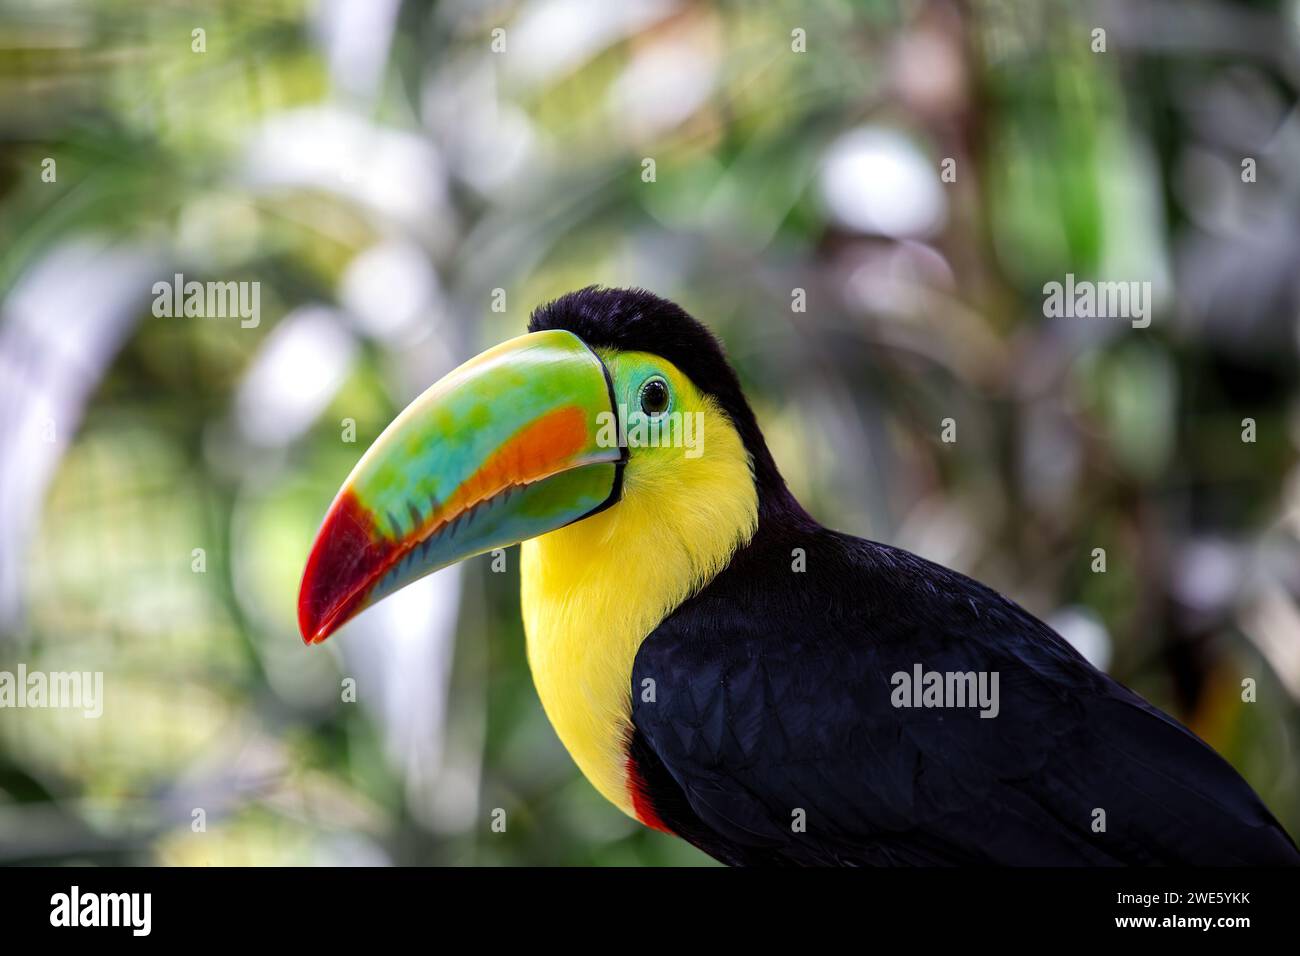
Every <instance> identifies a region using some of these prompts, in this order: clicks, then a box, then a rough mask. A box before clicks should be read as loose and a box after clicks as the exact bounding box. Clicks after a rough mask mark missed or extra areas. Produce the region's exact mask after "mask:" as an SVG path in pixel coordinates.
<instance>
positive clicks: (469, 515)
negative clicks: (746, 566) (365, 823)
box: [298, 287, 788, 644]
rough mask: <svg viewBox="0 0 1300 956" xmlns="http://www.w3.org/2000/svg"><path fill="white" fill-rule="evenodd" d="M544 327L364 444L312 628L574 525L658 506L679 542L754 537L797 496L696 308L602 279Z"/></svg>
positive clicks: (308, 626) (304, 614)
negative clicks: (761, 519)
mask: <svg viewBox="0 0 1300 956" xmlns="http://www.w3.org/2000/svg"><path fill="white" fill-rule="evenodd" d="M528 329H529V331H528V333H527V334H526V335H521V336H519V337H518V338H515V339H511V340H509V341H507V342H503V343H501V344H500V345H497V346H495V347H493V348H490V349H488V350H487V351H486V352H483V353H482V354H481V355H478V356H477V357H475V358H473V359H471V360H470V361H468V362H466V363H465V364H464V365H462V366H460V367H459V368H457V369H455V370H453V371H452V372H450V373H449V374H447V375H446V376H445V377H444V378H442V379H441V380H440V381H438V382H436V383H435V384H434V385H432V386H431V387H430V388H429V389H428V390H427V391H426V392H424V394H422V395H421V396H420V397H419V398H417V399H416V400H415V401H413V402H412V403H411V404H410V405H408V406H407V407H406V409H404V410H403V411H402V412H401V414H399V415H398V416H397V418H396V419H394V420H393V422H392V423H391V424H390V425H389V426H388V427H387V428H386V429H385V430H384V432H383V433H382V434H381V435H380V436H379V438H378V439H377V440H376V441H375V443H374V444H373V445H371V447H370V448H369V449H368V450H367V451H366V453H365V454H364V455H363V456H362V457H361V460H360V461H359V462H358V463H357V465H356V467H355V468H354V469H353V470H352V473H351V474H350V475H349V476H348V478H347V480H346V481H345V482H344V483H343V487H342V489H341V490H340V491H339V493H338V495H337V497H336V498H335V499H334V503H333V504H332V505H331V506H330V509H329V511H328V513H327V514H326V516H325V520H324V522H323V523H322V524H321V528H320V530H319V531H318V532H317V535H316V540H315V543H314V544H313V545H312V549H311V552H310V555H309V557H308V559H307V566H306V570H305V571H304V573H303V579H302V587H301V590H300V593H299V599H298V623H299V627H300V629H301V631H302V636H303V640H304V641H306V642H307V643H309V644H314V643H319V642H320V641H323V640H325V638H327V637H328V636H329V635H330V634H331V633H333V632H334V631H335V630H336V629H337V628H338V627H339V626H340V625H342V624H343V623H344V622H346V621H347V620H349V619H350V618H351V617H353V616H354V615H356V614H357V613H359V612H360V611H362V610H364V609H365V608H366V607H368V606H370V605H371V604H374V603H375V602H376V601H378V600H380V599H381V598H383V597H385V596H387V595H389V594H391V593H393V592H394V591H396V590H399V589H400V588H402V587H404V586H405V585H407V584H409V583H411V582H412V581H414V580H416V579H418V578H420V577H423V576H424V575H426V574H429V573H430V572H432V571H435V570H437V569H439V568H442V567H445V566H447V565H449V564H452V563H454V562H456V561H459V560H462V559H464V558H467V557H470V556H472V555H476V554H481V553H483V552H486V551H490V550H493V549H496V548H502V547H506V546H508V545H511V544H515V543H518V542H521V541H525V540H528V539H533V538H538V537H540V536H544V535H548V534H551V533H555V532H557V531H558V530H559V529H562V528H565V527H566V526H570V525H573V524H574V523H579V522H593V523H595V522H596V521H597V520H605V521H617V520H618V519H619V518H623V517H625V516H630V515H631V514H632V513H633V511H634V509H635V512H636V513H637V514H639V515H640V516H642V518H643V519H644V517H645V516H646V515H650V516H652V517H653V516H654V515H655V514H656V513H657V515H658V516H659V518H661V519H662V520H659V521H656V525H657V526H658V527H659V528H661V529H666V530H664V531H663V534H664V536H665V538H666V540H668V544H667V545H666V546H668V547H671V546H673V541H674V540H678V539H680V541H681V542H683V546H684V547H689V541H688V540H687V539H689V538H691V537H693V536H697V535H699V534H714V535H716V534H719V533H724V532H725V533H726V534H727V535H730V536H731V537H732V538H735V539H736V541H737V542H739V541H740V540H741V539H742V538H744V537H746V536H747V535H750V534H752V533H753V530H754V526H755V525H756V523H757V521H758V515H759V513H760V512H761V510H762V508H763V504H764V501H765V499H766V501H767V503H768V504H769V505H770V504H771V503H772V502H773V501H774V500H783V499H784V498H785V497H788V492H786V491H785V487H784V484H783V483H782V482H781V479H780V475H779V474H778V473H777V471H776V466H775V465H774V464H773V463H772V458H771V455H770V454H769V453H768V450H767V447H766V445H765V443H764V441H763V437H762V434H761V432H760V431H759V429H758V425H757V423H756V421H755V418H754V415H753V412H752V411H751V410H750V408H749V405H748V403H747V402H746V401H745V398H744V395H743V394H742V392H741V389H740V384H739V382H738V380H737V378H736V375H735V373H734V372H733V371H732V369H731V367H730V366H729V365H728V363H727V361H726V358H725V357H724V355H723V351H722V348H721V346H720V345H719V344H718V341H717V340H716V339H715V338H714V337H713V335H712V334H711V333H710V332H709V331H708V330H707V329H706V328H705V327H704V326H703V325H701V324H700V323H699V322H697V321H695V320H694V319H693V318H691V317H690V316H689V315H687V314H686V313H685V312H684V311H683V310H682V309H680V308H679V307H678V306H676V305H674V304H673V303H671V302H668V301H666V300H664V299H661V298H659V297H658V296H655V295H653V294H651V293H649V292H646V291H643V290H622V289H600V288H596V287H591V288H587V289H583V290H581V291H579V292H574V293H571V294H569V295H566V296H564V297H562V298H560V299H557V300H556V301H554V302H551V303H550V304H548V305H545V306H542V307H541V308H539V309H537V310H536V311H535V312H534V313H533V315H532V318H531V320H530V322H529V326H528ZM731 499H734V500H735V501H737V502H739V504H738V505H736V506H735V507H732V508H728V507H727V506H726V502H727V500H731ZM619 509H623V511H622V512H620V511H619ZM596 516H604V518H603V519H597V517H596ZM692 522H693V524H691V523H692ZM645 524H647V522H646V521H645V520H642V522H641V526H644V525H645ZM720 525H721V526H723V527H721V528H719V526H720ZM726 525H736V527H735V528H734V529H733V528H728V527H725V526H726ZM745 525H748V527H744V526H745ZM606 537H608V535H606Z"/></svg>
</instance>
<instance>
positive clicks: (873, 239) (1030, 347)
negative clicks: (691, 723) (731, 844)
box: [0, 0, 1300, 865]
mask: <svg viewBox="0 0 1300 956" xmlns="http://www.w3.org/2000/svg"><path fill="white" fill-rule="evenodd" d="M0 11H2V12H0V669H7V670H10V671H13V670H15V669H16V667H17V665H18V663H20V662H22V663H25V664H26V666H27V667H28V668H29V669H45V670H102V671H103V672H104V674H105V695H106V700H105V707H104V714H103V716H102V718H100V719H98V720H88V719H84V718H83V717H82V716H81V715H80V713H78V712H69V711H60V710H23V711H18V710H0V862H3V863H60V862H69V861H76V862H100V863H106V864H107V863H162V864H196V865H209V864H211V865H220V864H282V863H283V864H288V863H313V864H315V863H320V864H327V863H328V864H370V863H401V864H410V863H447V864H512V863H515V864H517V863H525V864H527V863H547V864H557V863H558V864H655V863H674V864H700V863H707V862H709V861H708V860H707V859H706V858H705V857H703V856H702V855H701V854H698V853H697V852H695V851H694V850H693V849H691V848H690V847H689V846H687V845H686V844H684V843H681V842H679V841H675V840H672V839H670V838H668V837H665V836H662V835H660V834H656V833H652V832H649V831H646V830H643V829H641V828H640V827H638V826H637V825H635V824H633V823H632V822H631V821H630V820H628V819H626V818H624V817H623V816H622V815H621V814H620V813H619V812H618V811H616V810H615V809H613V808H612V807H610V806H608V805H607V804H605V803H604V802H603V801H602V800H601V798H600V797H599V796H598V795H597V794H596V793H595V791H594V790H593V789H592V788H591V787H590V786H589V785H588V784H587V783H586V782H585V781H584V780H583V779H582V778H581V776H580V775H579V774H578V772H577V771H576V769H575V768H574V766H573V764H572V763H571V761H570V760H569V759H568V757H567V755H566V754H565V752H564V750H563V748H562V747H561V745H560V744H559V742H558V740H557V739H556V737H555V735H554V733H553V732H552V731H551V729H550V727H549V725H548V724H547V722H546V720H545V717H544V715H543V713H542V710H541V708H540V705H539V703H538V701H537V698H536V696H535V694H534V692H533V689H532V686H531V682H530V679H529V675H528V671H527V665H526V662H525V657H524V643H523V635H522V631H521V626H520V623H519V614H518V595H517V588H518V577H517V561H516V552H515V551H514V550H512V551H511V552H510V555H509V559H508V562H507V564H508V570H507V571H506V573H502V574H498V573H492V572H491V570H490V567H489V565H490V559H488V558H486V557H481V558H476V559H473V560H471V561H469V562H467V563H465V564H464V565H463V566H460V567H456V568H452V569H449V570H447V571H444V572H441V573H439V574H437V575H434V576H432V577H430V578H428V579H425V581H424V582H422V583H421V584H420V585H418V586H415V587H412V588H410V589H408V590H406V591H404V592H402V593H401V594H399V595H398V596H395V597H394V598H391V599H390V600H388V601H386V602H384V603H383V604H381V605H379V606H378V607H376V608H375V609H373V610H372V611H370V612H367V614H365V615H364V616H362V617H361V618H359V619H358V620H356V621H355V622H353V623H352V624H351V625H349V627H348V628H347V630H345V631H344V632H343V633H342V634H340V635H338V636H336V637H335V638H334V639H333V640H331V641H330V642H329V643H328V644H327V645H325V646H324V647H322V648H313V649H307V648H304V647H303V645H302V643H301V641H300V640H299V638H298V635H297V632H296V627H295V618H294V605H295V598H296V594H297V585H298V579H299V575H300V573H301V570H302V566H303V562H304V559H305V555H306V550H307V547H308V544H309V542H310V540H311V537H312V535H313V533H314V531H315V528H316V526H317V524H318V522H319V520H320V518H321V517H322V515H323V514H324V510H325V508H326V506H327V505H328V503H329V501H330V499H331V498H332V496H333V494H334V492H335V491H336V489H337V487H338V485H339V484H340V482H341V480H342V479H343V477H344V476H345V475H346V474H347V472H348V471H349V470H350V468H351V466H352V464H353V463H354V462H355V460H356V458H357V457H358V456H359V455H360V453H361V452H362V450H363V449H364V448H365V447H366V446H367V445H368V444H369V442H370V441H371V440H373V439H374V438H375V437H376V436H377V435H378V434H379V432H380V431H381V430H382V429H383V427H384V426H385V425H386V424H387V422H388V421H389V420H390V419H391V417H392V416H393V415H394V414H395V413H396V412H397V411H398V410H399V409H400V408H401V407H402V406H404V405H405V404H406V403H407V402H408V401H409V400H410V399H411V398H413V397H414V396H415V395H417V394H418V393H419V392H420V391H422V390H423V389H424V388H425V387H426V386H427V385H429V384H430V383H431V382H433V381H434V380H436V379H437V378H438V377H439V376H440V375H442V374H443V373H444V372H446V371H447V370H448V369H450V368H452V367H453V366H454V365H456V364H458V363H459V362H461V361H463V360H464V359H466V358H468V357H469V356H471V355H473V354H474V353H476V352H477V351H479V350H480V349H481V348H483V347H485V346H487V345H490V344H493V343H495V342H497V341H499V340H501V339H504V338H507V337H510V336H513V335H516V334H519V333H520V332H522V331H523V329H524V325H525V322H526V319H527V315H528V313H529V311H530V310H531V309H532V308H533V307H534V306H536V305H537V304H539V303H540V302H542V301H544V300H545V299H547V298H549V297H552V296H555V295H558V294H560V293H563V292H565V291H568V290H571V289H574V288H577V287H580V286H584V285H587V284H590V283H602V284H607V285H630V284H636V285H643V286H646V287H648V288H650V289H652V290H654V291H656V292H659V293H660V294H663V295H666V296H668V297H670V298H673V299H675V300H677V301H679V302H680V303H682V304H683V305H684V306H685V307H686V308H687V309H689V310H690V311H692V312H693V313H694V314H695V315H697V316H698V317H700V318H702V319H704V320H705V321H706V322H708V323H709V324H711V325H712V326H713V327H714V328H715V329H716V330H717V331H718V332H719V333H720V335H721V336H722V337H723V339H724V341H725V342H726V343H727V345H728V347H729V349H730V353H731V355H732V357H733V359H734V361H735V363H736V364H737V366H738V367H739V369H740V371H741V373H742V377H743V379H744V381H745V383H746V386H747V388H748V390H749V394H750V396H751V397H752V400H753V402H754V404H755V406H756V408H757V410H758V413H759V417H760V420H761V422H762V424H763V426H764V428H765V430H766V432H767V435H768V436H769V439H770V442H771V444H772V446H773V448H774V451H775V454H776V456H777V459H778V461H779V463H780V465H781V466H782V468H783V470H784V471H785V474H786V475H787V477H788V479H789V481H790V483H791V485H792V486H793V487H794V489H795V490H796V493H797V494H798V495H799V496H800V497H801V498H802V499H803V500H804V501H805V503H806V504H807V505H808V506H809V507H810V509H811V510H812V511H813V513H814V514H816V515H817V516H818V517H820V518H821V519H822V520H823V521H825V522H826V523H828V524H831V525H833V526H835V527H838V528H840V529H843V530H847V531H850V532H854V533H858V534H862V535H865V536H869V537H873V538H877V539H881V540H885V541H889V542H892V543H896V544H899V545H902V546H904V547H907V548H909V549H912V550H914V551H917V552H919V553H921V554H923V555H925V556H927V557H929V558H932V559H935V560H938V561H940V562H943V563H945V564H948V565H950V566H953V567H956V568H958V569H960V570H962V571H965V572H967V573H970V574H973V575H975V576H976V577H978V578H980V579H982V580H984V581H986V582H988V583H990V584H992V585H994V586H995V587H997V588H998V589H999V590H1002V591H1003V592H1004V593H1007V594H1008V595H1010V596H1012V597H1014V598H1015V599H1016V600H1018V601H1020V602H1021V603H1022V604H1024V605H1026V606H1027V607H1028V608H1029V609H1030V610H1032V611H1033V612H1035V613H1037V614H1039V615H1040V616H1042V617H1044V618H1045V619H1047V620H1049V621H1051V622H1052V623H1053V624H1054V626H1056V627H1057V628H1058V629H1059V630H1060V631H1061V633H1062V634H1064V635H1065V636H1066V637H1067V638H1069V639H1070V640H1071V641H1072V642H1074V643H1075V644H1076V645H1077V646H1079V647H1080V648H1081V649H1083V650H1084V651H1085V653H1087V654H1088V655H1089V656H1090V657H1091V658H1092V659H1093V660H1094V661H1096V662H1097V663H1099V664H1100V665H1101V666H1103V667H1105V668H1106V669H1108V670H1109V671H1110V673H1112V674H1114V675H1115V676H1116V677H1118V678H1119V679H1121V680H1122V681H1124V682H1126V683H1128V684H1129V685H1130V686H1132V687H1134V688H1135V689H1137V690H1138V691H1140V692H1141V693H1143V694H1144V695H1146V696H1147V697H1148V698H1150V699H1151V700H1152V701H1154V702H1156V703H1157V704H1159V705H1160V706H1162V707H1164V708H1166V709H1168V710H1169V711H1170V712H1172V713H1174V714H1176V715H1178V716H1179V717H1180V718H1181V719H1182V720H1184V721H1185V722H1187V723H1189V724H1190V725H1191V726H1192V727H1194V728H1195V729H1196V730H1197V731H1198V732H1199V733H1200V734H1202V735H1203V736H1204V737H1205V738H1206V739H1207V740H1208V741H1210V742H1211V743H1212V744H1213V745H1214V746H1215V747H1216V748H1217V749H1218V750H1219V751H1220V752H1221V753H1223V754H1224V755H1225V756H1226V757H1227V758H1228V759H1229V760H1230V761H1231V762H1232V763H1233V764H1234V765H1235V766H1236V767H1237V768H1238V769H1239V770H1240V771H1241V772H1242V773H1243V774H1244V775H1245V776H1246V778H1247V779H1248V780H1249V781H1250V782H1251V783H1252V785H1253V786H1254V787H1255V788H1256V789H1257V790H1258V791H1259V792H1260V793H1261V795H1262V796H1263V797H1264V798H1265V800H1266V801H1267V803H1268V804H1269V805H1270V806H1271V808H1272V809H1273V810H1274V812H1275V813H1276V814H1277V815H1278V816H1279V817H1280V818H1281V819H1282V820H1283V821H1284V823H1285V824H1286V825H1287V826H1288V828H1289V829H1290V830H1291V831H1292V833H1296V832H1298V831H1300V777H1298V774H1300V738H1298V736H1297V735H1298V734H1300V703H1298V701H1300V610H1298V608H1297V599H1298V598H1300V543H1298V541H1297V536H1298V535H1300V470H1298V469H1297V447H1298V445H1300V404H1298V400H1300V375H1298V374H1297V373H1298V369H1297V360H1298V358H1300V337H1298V324H1297V317H1298V316H1300V268H1298V267H1300V113H1297V108H1296V103H1297V84H1298V83H1300V55H1298V53H1300V3H1298V2H1296V0H1255V2H1240V3H1233V2H1227V0H1169V2H1151V0H1114V2H1110V3H1099V2H1091V0H1082V2H1078V0H1076V2H1064V0H1023V2H1021V0H1004V2H946V0H935V2H929V0H912V2H891V0H872V2H860V3H849V2H828V0H819V2H816V3H794V2H790V3H782V2H766V3H762V4H758V3H740V2H737V3H713V2H686V0H628V2H620V3H608V2H603V0H520V2H478V0H453V2H444V3H429V2H416V0H318V2H308V0H274V2H260V3H238V2H228V3H215V2H213V3H198V2H195V3H187V2H180V0H103V2H81V0H3V2H0ZM1099 28H1100V29H1102V30H1104V31H1105V51H1104V52H1099V51H1096V50H1095V49H1094V47H1095V46H1096V45H1097V35H1096V34H1094V33H1093V31H1094V30H1096V29H1099ZM196 29H201V30H203V31H204V33H203V35H202V39H203V46H204V51H203V52H196V51H195V49H194V47H195V46H196V39H195V34H194V32H193V31H195V30H196ZM495 30H503V31H504V33H496V34H494V32H493V31H495ZM797 31H803V32H802V34H800V33H798V32H797ZM801 37H802V41H803V43H804V44H806V52H798V50H797V49H796V48H797V47H799V45H800V40H801ZM494 43H495V46H496V49H494ZM502 44H504V49H501V47H502ZM47 159H53V160H54V161H55V165H54V167H53V168H54V170H55V176H56V178H55V180H54V181H53V182H51V181H47V179H48V178H49V177H48V175H43V173H44V172H45V171H46V170H47V169H49V168H50V167H49V164H47V163H46V162H45V161H46V160H47ZM646 159H653V160H654V171H655V175H654V181H653V182H647V181H646V177H645V175H644V172H645V169H646V166H645V163H644V161H645V160H646ZM945 159H952V160H954V161H955V162H954V163H953V164H952V166H951V167H950V168H952V169H954V170H955V173H956V176H955V181H953V182H944V181H943V179H942V177H941V175H940V173H941V169H942V167H943V163H944V160H945ZM1244 159H1253V160H1254V163H1255V169H1256V175H1255V181H1254V182H1243V176H1242V172H1243V168H1242V162H1243V160H1244ZM176 272H181V273H183V274H184V276H185V278H186V279H187V280H199V281H206V280H215V281H222V282H225V281H249V282H252V281H256V282H258V283H260V297H261V298H260V304H261V314H260V322H259V324H258V325H257V326H256V327H255V328H245V327H242V326H241V324H240V322H239V321H238V319H221V318H193V317H192V318H184V317H176V318H158V317H155V316H154V315H153V314H152V311H151V305H152V301H153V295H152V292H151V288H152V286H153V284H154V283H155V282H158V281H170V279H171V277H172V276H173V275H174V274H175V273H176ZM1066 273H1074V274H1076V276H1078V277H1079V278H1092V279H1113V280H1136V281H1146V282H1150V283H1152V289H1153V293H1154V297H1155V310H1154V318H1153V321H1152V323H1151V326H1150V327H1149V328H1147V329H1133V328H1131V327H1130V325H1129V324H1128V323H1127V322H1124V321H1117V320H1100V319H1094V320H1086V319H1048V318H1045V317H1044V313H1043V291H1042V290H1043V285H1044V283H1046V282H1050V281H1063V279H1064V277H1065V274H1066ZM498 290H500V291H498ZM796 290H803V293H804V295H805V296H806V309H805V310H803V311H800V310H799V309H798V307H797V304H796V299H797V298H798V293H797V292H796ZM494 305H497V306H499V307H501V310H500V311H494V308H493V307H494ZM945 418H952V419H953V420H954V421H955V422H956V426H957V441H956V442H954V443H944V442H943V441H941V438H940V428H941V425H940V423H941V421H942V420H943V419H945ZM1246 418H1249V419H1253V420H1254V422H1255V425H1256V440H1255V441H1254V442H1245V441H1243V440H1242V433H1243V419H1246ZM349 422H351V423H353V425H354V427H355V441H352V442H350V441H348V440H347V438H348V427H349V425H348V423H349ZM1096 548H1103V549H1104V550H1105V555H1106V570H1105V571H1104V573H1102V572H1099V571H1096V570H1094V566H1095V561H1096V559H1095V554H1094V549H1096ZM196 549H201V551H196ZM345 678H352V679H354V680H355V681H356V687H357V700H356V702H355V703H353V702H345V701H343V700H342V699H341V698H342V696H343V695H342V694H341V690H340V689H341V683H342V681H343V680H344V679H345ZM1244 678H1251V679H1253V680H1255V681H1256V686H1257V700H1256V701H1255V702H1254V703H1243V702H1242V699H1241V697H1242V687H1241V682H1242V680H1243V679H1244ZM196 808H201V809H203V811H204V814H205V817H206V830H203V831H201V832H196V830H195V824H194V810H195V809H196ZM496 808H501V809H504V810H505V811H506V820H507V827H506V831H505V832H504V833H496V832H493V831H492V829H491V818H492V811H493V810H494V809H496Z"/></svg>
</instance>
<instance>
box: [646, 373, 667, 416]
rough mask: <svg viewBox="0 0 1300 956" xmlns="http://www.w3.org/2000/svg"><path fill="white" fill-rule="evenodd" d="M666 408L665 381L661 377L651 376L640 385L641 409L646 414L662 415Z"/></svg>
mask: <svg viewBox="0 0 1300 956" xmlns="http://www.w3.org/2000/svg"><path fill="white" fill-rule="evenodd" d="M667 408H668V383H667V382H665V381H664V380H663V379H662V378H652V379H650V381H648V382H646V383H645V384H644V385H642V386H641V411H643V412H645V413H646V414H647V415H662V414H663V413H664V412H665V411H666V410H667Z"/></svg>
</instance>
